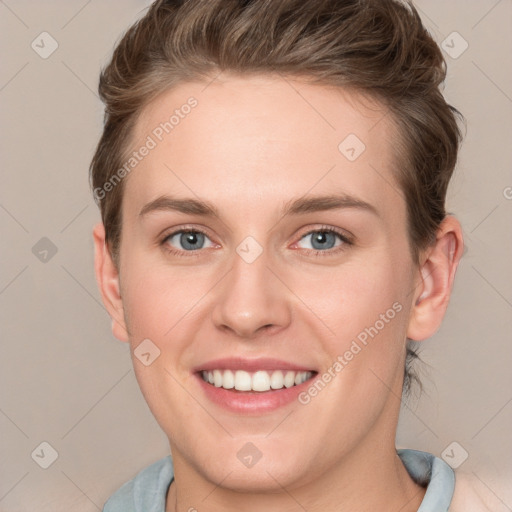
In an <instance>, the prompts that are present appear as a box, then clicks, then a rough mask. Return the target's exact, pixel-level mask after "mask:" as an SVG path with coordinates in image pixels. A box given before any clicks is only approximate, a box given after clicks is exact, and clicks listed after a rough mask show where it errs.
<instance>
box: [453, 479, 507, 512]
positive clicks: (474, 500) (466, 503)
mask: <svg viewBox="0 0 512 512" xmlns="http://www.w3.org/2000/svg"><path fill="white" fill-rule="evenodd" d="M509 510H510V509H509V508H508V507H507V506H506V505H505V504H504V503H503V502H502V501H501V500H500V499H499V497H498V496H497V495H496V494H494V492H493V491H491V490H490V488H489V487H488V486H486V485H485V484H484V483H483V482H482V481H481V480H480V479H479V478H476V477H475V476H473V475H471V474H469V473H459V472H455V492H454V493H453V499H452V502H451V505H450V512H508V511H509Z"/></svg>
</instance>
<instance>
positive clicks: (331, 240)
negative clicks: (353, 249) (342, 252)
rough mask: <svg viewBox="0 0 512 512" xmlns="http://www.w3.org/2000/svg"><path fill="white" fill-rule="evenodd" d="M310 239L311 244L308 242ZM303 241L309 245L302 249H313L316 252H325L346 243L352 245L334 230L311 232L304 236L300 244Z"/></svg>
mask: <svg viewBox="0 0 512 512" xmlns="http://www.w3.org/2000/svg"><path fill="white" fill-rule="evenodd" d="M308 239H309V242H307V240H308ZM302 241H306V244H307V246H306V247H301V248H302V249H312V250H315V251H325V250H329V249H332V248H334V247H338V246H340V245H343V244H345V243H346V244H350V242H349V240H347V238H346V237H344V236H343V235H342V234H341V233H338V232H337V231H335V230H333V229H319V230H316V231H310V232H309V233H307V234H306V235H304V236H303V237H302V238H301V239H300V241H299V242H298V243H299V244H300V242H302Z"/></svg>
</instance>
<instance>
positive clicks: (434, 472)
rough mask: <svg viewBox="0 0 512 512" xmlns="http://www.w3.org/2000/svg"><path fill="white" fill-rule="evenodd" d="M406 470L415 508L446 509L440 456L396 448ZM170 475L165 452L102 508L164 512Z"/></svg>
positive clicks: (448, 480)
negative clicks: (420, 492)
mask: <svg viewBox="0 0 512 512" xmlns="http://www.w3.org/2000/svg"><path fill="white" fill-rule="evenodd" d="M397 453H398V455H399V457H400V459H401V460H402V463H403V464H404V466H405V468H406V469H407V472H408V473H409V475H410V476H411V478H412V479H413V480H414V481H415V482H416V483H418V484H419V485H422V486H426V487H427V491H426V493H425V496H424V498H423V501H422V502H421V505H420V508H419V509H418V512H448V510H449V506H450V503H451V501H452V497H453V492H454V488H455V474H454V472H453V470H452V468H451V467H450V466H449V465H448V464H446V462H444V461H443V460H442V459H439V458H438V457H435V456H434V455H432V454H430V453H427V452H421V451H418V450H406V449H400V450H397ZM173 479H174V467H173V463H172V459H171V456H170V455H168V456H167V457H164V458H163V459H160V460H158V461H157V462H155V463H154V464H151V465H150V466H148V467H146V468H144V469H143V470H142V471H140V472H139V473H138V474H137V475H136V476H135V478H133V479H132V480H130V481H129V482H127V483H125V484H124V485H123V486H122V487H121V488H119V489H118V490H117V491H116V492H115V493H114V494H113V495H112V496H111V497H110V498H109V499H108V501H107V502H106V503H105V506H104V508H103V512H165V501H166V497H167V491H168V489H169V486H170V485H171V483H172V481H173Z"/></svg>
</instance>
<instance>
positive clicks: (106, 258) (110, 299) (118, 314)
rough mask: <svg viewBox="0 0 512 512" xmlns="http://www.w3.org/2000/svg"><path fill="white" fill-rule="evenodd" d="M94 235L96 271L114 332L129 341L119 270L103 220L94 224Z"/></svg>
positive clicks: (123, 339) (117, 336) (120, 338)
mask: <svg viewBox="0 0 512 512" xmlns="http://www.w3.org/2000/svg"><path fill="white" fill-rule="evenodd" d="M93 237H94V271H95V274H96V281H97V282H98V286H99V289H100V293H101V298H102V300H103V304H104V305H105V308H106V309H107V311H108V314H109V315H110V317H111V318H112V334H113V335H114V336H115V337H116V338H117V339H118V340H120V341H129V340H128V331H127V328H126V324H125V319H124V309H123V301H122V299H121V292H120V286H119V272H118V270H117V268H116V266H115V264H114V262H113V260H112V256H111V254H110V251H109V249H108V247H107V244H106V242H105V227H104V226H103V224H102V223H101V222H100V223H98V224H96V226H94V229H93Z"/></svg>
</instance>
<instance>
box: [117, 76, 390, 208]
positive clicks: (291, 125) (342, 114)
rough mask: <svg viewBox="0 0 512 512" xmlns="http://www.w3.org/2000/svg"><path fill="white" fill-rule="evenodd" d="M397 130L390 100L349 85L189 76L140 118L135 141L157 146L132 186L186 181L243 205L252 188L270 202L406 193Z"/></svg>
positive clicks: (147, 189) (182, 187)
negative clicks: (397, 176)
mask: <svg viewBox="0 0 512 512" xmlns="http://www.w3.org/2000/svg"><path fill="white" fill-rule="evenodd" d="M394 134H395V127H394V125H393V124H392V119H391V116H390V115H388V112H387V110H386V109H385V108H384V107H383V106H382V105H381V104H379V103H378V102H377V101H375V100H372V99H370V98H368V97H366V96H363V95H362V94H360V93H356V92H354V91H349V90H346V89H341V88H335V87H327V86H322V85H313V84H307V83H305V82H304V81H303V80H302V81H301V80H300V79H292V78H290V77H279V76H277V77H276V76H252V77H240V76H238V77H237V76H229V75H227V76H226V75H223V76H222V78H217V79H216V80H214V81H213V82H211V83H209V84H208V83H199V82H189V83H183V84H180V85H179V86H176V87H174V88H173V89H171V90H169V91H166V92H165V93H163V94H161V95H160V96H159V97H158V98H156V99H155V100H153V101H152V102H151V103H150V104H149V105H147V106H146V107H145V109H144V110H143V111H142V113H141V115H140V117H139V119H138V120H137V123H136V126H135V130H134V133H133V137H132V147H131V149H132V150H137V149H138V148H140V147H142V146H144V145H148V143H149V145H150V146H151V147H152V148H151V150H150V151H146V153H147V155H146V156H145V157H144V158H142V159H141V160H140V161H139V162H138V163H137V167H136V169H135V170H134V172H131V173H130V175H129V177H128V178H129V179H128V183H127V184H126V190H125V194H130V195H131V196H132V198H133V199H134V200H135V202H137V203H144V202H147V201H150V200H151V199H154V198H155V197H157V196H158V195H162V194H163V193H166V192H169V189H170V190H174V191H175V190H176V189H179V191H180V192H183V193H187V195H188V196H190V195H191V193H192V194H194V195H196V196H201V197H208V198H209V199H211V200H212V201H216V200H217V199H218V200H219V201H225V200H226V197H227V196H229V197H230V200H231V201H232V202H233V203H238V205H239V206H240V205H241V204H245V202H246V201H247V197H245V195H244V193H243V191H244V190H245V191H246V196H250V197H252V198H254V199H256V198H258V197H259V198H260V199H261V197H264V198H265V200H266V201H267V202H270V201H272V200H273V199H275V200H276V201H282V200H285V199H287V197H288V196H290V197H291V196H297V195H304V194H306V193H308V191H311V192H318V193H320V192H326V191H329V192H333V191H334V189H339V190H340V191H342V192H344V193H348V194H354V195H359V196H361V195H366V198H365V199H366V200H368V201H369V202H373V203H377V204H378V203H383V202H385V199H386V194H388V195H389V196H390V198H391V199H394V200H395V201H396V199H397V196H396V194H397V190H398V185H397V184H396V182H395V180H394V176H393V173H392V172H391V170H392V168H393V165H394V163H393V162H394V152H393V140H396V138H395V135H394ZM149 141H150V142H149ZM242 184H243V185H244V187H242ZM393 196H394V197H393ZM381 206H383V207H384V206H385V205H384V204H381Z"/></svg>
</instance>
